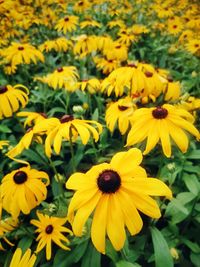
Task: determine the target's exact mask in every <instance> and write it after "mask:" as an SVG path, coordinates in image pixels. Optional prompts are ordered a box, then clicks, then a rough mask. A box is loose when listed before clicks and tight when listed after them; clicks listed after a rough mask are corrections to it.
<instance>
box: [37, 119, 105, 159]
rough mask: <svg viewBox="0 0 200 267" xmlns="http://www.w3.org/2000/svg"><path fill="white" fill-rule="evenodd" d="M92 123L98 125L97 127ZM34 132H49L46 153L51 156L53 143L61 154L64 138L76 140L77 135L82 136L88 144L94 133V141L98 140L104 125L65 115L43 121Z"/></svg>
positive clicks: (83, 140)
mask: <svg viewBox="0 0 200 267" xmlns="http://www.w3.org/2000/svg"><path fill="white" fill-rule="evenodd" d="M92 125H94V126H96V128H97V129H96V128H95V127H94V126H92ZM34 132H36V133H37V132H39V133H41V132H43V133H45V134H47V137H46V140H45V153H46V155H47V156H48V157H51V153H52V149H51V146H52V145H53V148H54V150H55V152H56V154H59V153H60V149H61V144H62V141H63V140H64V141H70V140H71V141H76V139H77V137H78V136H80V139H81V141H82V143H83V145H86V144H87V143H88V141H89V139H90V136H91V135H92V137H93V138H94V141H95V142H97V141H98V140H99V135H100V134H101V132H102V125H101V124H100V123H98V122H96V121H92V120H91V121H90V120H80V119H75V118H74V117H73V116H72V115H64V116H63V117H62V118H61V119H60V120H59V119H57V118H50V119H46V120H45V121H42V122H41V123H39V124H37V125H36V126H35V127H34Z"/></svg>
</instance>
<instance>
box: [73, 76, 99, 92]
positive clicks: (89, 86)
mask: <svg viewBox="0 0 200 267" xmlns="http://www.w3.org/2000/svg"><path fill="white" fill-rule="evenodd" d="M78 85H79V87H80V89H81V90H82V91H86V90H87V91H88V92H89V93H90V94H94V93H96V92H98V91H100V88H101V83H100V81H99V80H98V79H97V78H91V79H88V80H82V81H81V82H78Z"/></svg>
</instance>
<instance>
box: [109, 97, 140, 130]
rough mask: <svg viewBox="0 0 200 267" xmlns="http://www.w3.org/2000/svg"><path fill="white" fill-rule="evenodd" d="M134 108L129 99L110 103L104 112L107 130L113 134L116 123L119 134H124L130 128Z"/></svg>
mask: <svg viewBox="0 0 200 267" xmlns="http://www.w3.org/2000/svg"><path fill="white" fill-rule="evenodd" d="M136 108H137V107H136V105H135V104H134V103H133V100H132V99H131V98H130V97H126V98H123V99H120V100H118V101H117V102H115V103H111V104H110V105H109V107H108V108H107V110H106V116H105V120H106V125H107V127H108V129H109V130H110V131H111V132H113V131H114V128H115V126H116V123H118V128H119V130H120V132H121V134H122V135H123V134H125V132H126V131H127V130H128V128H129V126H130V118H131V116H132V115H133V112H134V110H135V109H136Z"/></svg>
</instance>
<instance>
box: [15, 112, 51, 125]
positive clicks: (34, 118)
mask: <svg viewBox="0 0 200 267" xmlns="http://www.w3.org/2000/svg"><path fill="white" fill-rule="evenodd" d="M17 117H27V118H26V120H25V121H24V127H26V126H29V127H30V126H32V125H35V124H37V123H39V122H41V121H43V120H45V119H46V118H47V115H46V114H45V113H37V112H31V111H21V112H18V113H17Z"/></svg>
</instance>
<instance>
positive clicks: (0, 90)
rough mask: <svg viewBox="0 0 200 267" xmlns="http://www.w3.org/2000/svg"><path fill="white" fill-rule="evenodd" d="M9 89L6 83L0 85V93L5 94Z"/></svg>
mask: <svg viewBox="0 0 200 267" xmlns="http://www.w3.org/2000/svg"><path fill="white" fill-rule="evenodd" d="M7 91H8V88H7V86H5V85H2V86H0V94H4V93H5V92H7Z"/></svg>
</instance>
